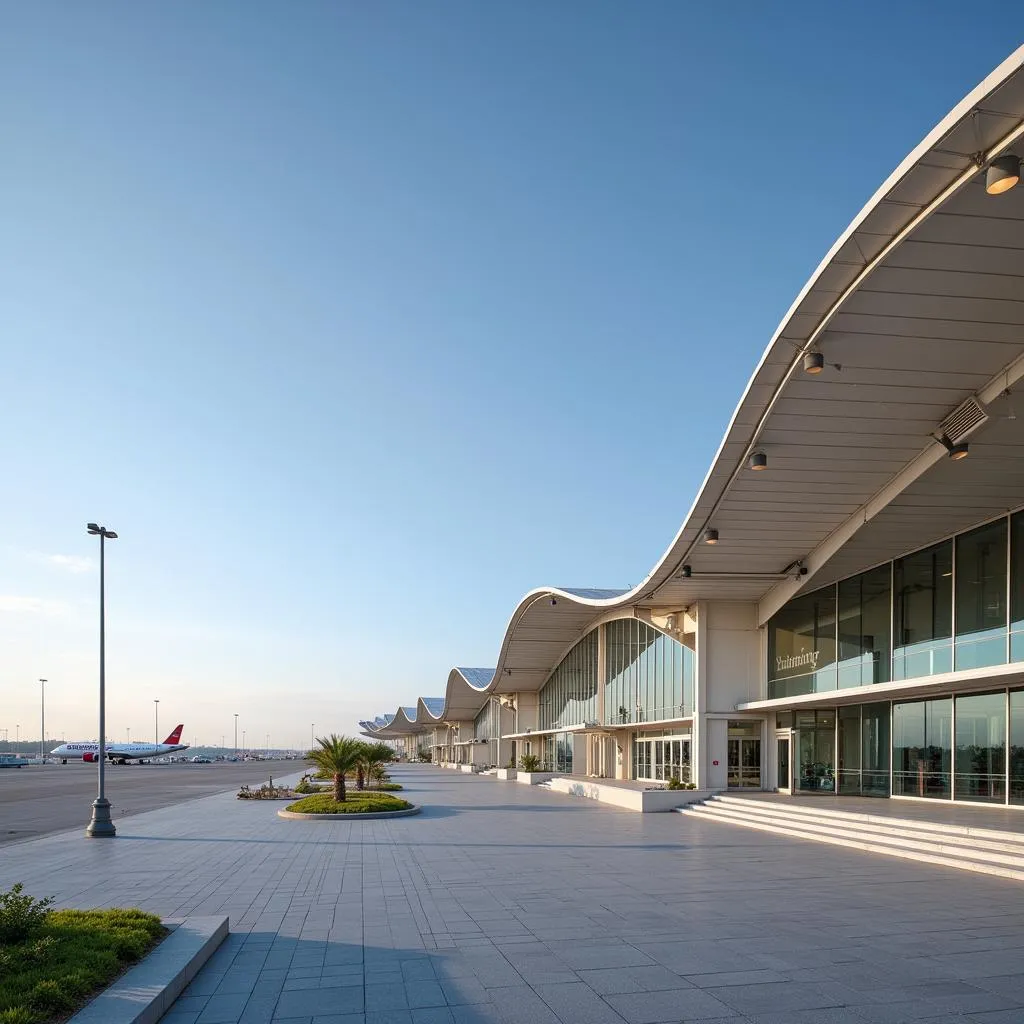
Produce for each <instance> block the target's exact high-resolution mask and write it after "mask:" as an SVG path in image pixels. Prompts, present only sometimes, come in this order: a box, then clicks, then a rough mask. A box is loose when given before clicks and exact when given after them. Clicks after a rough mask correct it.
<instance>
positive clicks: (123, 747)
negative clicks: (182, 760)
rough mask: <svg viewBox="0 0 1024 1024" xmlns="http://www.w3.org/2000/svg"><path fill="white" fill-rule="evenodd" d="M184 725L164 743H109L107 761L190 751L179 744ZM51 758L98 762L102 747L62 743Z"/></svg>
mask: <svg viewBox="0 0 1024 1024" xmlns="http://www.w3.org/2000/svg"><path fill="white" fill-rule="evenodd" d="M184 728H185V726H184V725H179V726H176V727H175V730H174V732H172V733H171V735H170V736H168V737H167V739H165V740H164V741H163V743H108V744H107V748H106V754H107V760H108V761H110V763H111V764H127V763H128V762H129V761H142V760H148V759H149V758H151V757H160V756H161V755H163V754H173V753H174V752H175V751H176V750H188V746H189V745H188V744H187V743H179V742H178V740H180V739H181V730H182V729H184ZM50 756H51V757H59V758H60V763H61V764H67V763H68V761H69V760H73V761H98V760H99V756H100V745H99V744H98V743H62V744H61V745H60V746H59V747H55V748H54V749H53V750H51V751H50Z"/></svg>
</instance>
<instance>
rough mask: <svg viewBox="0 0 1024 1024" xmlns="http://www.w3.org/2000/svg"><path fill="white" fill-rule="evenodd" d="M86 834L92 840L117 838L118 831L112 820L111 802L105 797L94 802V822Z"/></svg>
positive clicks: (91, 822)
mask: <svg viewBox="0 0 1024 1024" xmlns="http://www.w3.org/2000/svg"><path fill="white" fill-rule="evenodd" d="M85 834H86V835H87V836H88V837H89V838H90V839H100V838H107V837H108V836H116V835H117V829H116V828H114V823H113V822H112V821H111V820H110V801H109V800H107V799H106V798H105V797H103V798H101V797H97V798H96V799H95V800H93V802H92V820H91V821H90V822H89V824H88V826H87V827H86V829H85Z"/></svg>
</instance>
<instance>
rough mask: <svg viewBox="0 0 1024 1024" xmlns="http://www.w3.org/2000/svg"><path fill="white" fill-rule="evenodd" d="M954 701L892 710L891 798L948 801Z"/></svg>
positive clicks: (926, 701) (926, 703)
mask: <svg viewBox="0 0 1024 1024" xmlns="http://www.w3.org/2000/svg"><path fill="white" fill-rule="evenodd" d="M952 716H953V700H952V698H950V697H947V698H943V699H940V700H922V701H914V702H913V703H907V704H894V705H893V707H892V729H893V741H892V762H893V773H892V776H893V782H892V785H893V789H892V791H893V794H894V795H895V796H922V797H934V798H936V799H943V800H948V799H949V798H950V796H951V793H952V789H951V778H950V768H951V766H952V753H953V751H952V735H951V732H952V728H951V727H952Z"/></svg>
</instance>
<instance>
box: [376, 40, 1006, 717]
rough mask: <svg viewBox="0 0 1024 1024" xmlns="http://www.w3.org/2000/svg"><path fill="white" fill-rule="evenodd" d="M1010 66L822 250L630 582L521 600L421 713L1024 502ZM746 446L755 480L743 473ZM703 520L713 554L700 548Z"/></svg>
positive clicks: (869, 561) (535, 682)
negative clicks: (816, 361) (472, 670)
mask: <svg viewBox="0 0 1024 1024" xmlns="http://www.w3.org/2000/svg"><path fill="white" fill-rule="evenodd" d="M1022 67H1024V47H1021V48H1020V49H1018V50H1017V51H1016V52H1014V53H1013V54H1012V55H1011V56H1010V57H1009V58H1007V60H1005V61H1004V62H1003V63H1002V64H1001V65H1000V66H999V67H998V68H996V69H995V70H994V71H993V72H992V73H991V74H990V75H989V76H988V77H987V78H986V79H985V80H984V81H983V82H982V83H981V84H979V85H978V86H977V88H975V89H974V90H972V91H971V92H970V93H969V94H968V95H967V96H966V97H965V98H964V99H963V100H962V101H961V102H960V103H959V104H957V106H956V107H955V108H954V109H953V110H952V111H951V112H950V113H949V114H948V115H947V116H946V117H945V118H943V119H942V121H940V122H939V124H938V125H936V127H935V128H934V129H933V130H932V131H931V132H929V134H928V135H927V136H926V137H925V139H924V140H923V141H922V142H921V143H920V144H919V145H918V146H917V147H916V148H915V149H914V150H913V151H912V152H911V153H910V155H909V156H908V157H907V158H906V159H905V160H904V161H903V162H902V163H901V164H900V165H899V167H897V168H896V170H895V171H894V172H893V173H892V174H891V175H890V177H889V178H888V180H887V181H886V182H885V183H884V184H883V185H882V186H881V188H880V189H879V190H878V191H877V192H876V193H875V195H874V196H872V198H871V200H870V201H869V202H868V203H867V205H866V206H865V207H864V209H863V210H862V211H861V212H860V213H859V214H858V215H857V217H856V218H855V219H854V221H853V223H852V224H851V225H850V227H849V228H847V230H846V231H845V232H844V233H843V234H842V236H841V237H840V238H839V239H838V240H837V241H836V243H835V245H833V246H832V248H831V250H830V251H829V252H828V254H827V255H826V256H825V258H824V259H823V260H822V262H821V264H820V265H819V267H818V269H817V270H816V271H815V272H814V274H813V275H812V276H811V279H810V280H809V281H808V283H807V284H806V285H805V286H804V288H803V290H802V291H801V292H800V294H799V295H798V296H797V298H796V301H795V302H794V303H793V305H792V307H791V308H790V310H789V312H788V313H787V314H786V316H785V317H784V318H783V320H782V322H781V324H780V325H779V327H778V329H777V330H776V331H775V333H774V335H773V336H772V338H771V340H770V342H769V343H768V346H767V348H766V349H765V352H764V354H763V355H762V357H761V359H760V361H759V362H758V364H757V367H756V368H755V370H754V373H753V375H752V376H751V378H750V381H749V383H748V384H747V387H746V389H745V391H744V393H743V395H742V397H741V399H740V401H739V404H738V406H737V408H736V411H735V412H734V414H733V417H732V420H731V421H730V424H729V427H728V429H727V431H726V434H725V437H724V438H723V439H722V443H721V445H720V446H719V449H718V452H717V454H716V456H715V459H714V461H713V462H712V464H711V467H710V469H709V470H708V472H707V475H706V476H705V478H704V481H703V483H702V485H701V487H700V490H699V491H698V494H697V497H696V499H695V500H694V503H693V505H692V506H691V508H690V511H689V513H688V514H687V516H686V519H685V520H684V522H683V524H682V526H681V528H680V530H679V532H678V533H677V535H676V536H675V538H674V539H673V541H672V543H671V544H670V545H669V547H668V549H667V550H666V552H665V554H664V555H663V556H662V557H661V559H659V561H658V562H657V564H656V565H655V566H654V568H653V569H652V570H651V571H650V572H649V573H648V575H647V576H646V578H645V579H644V581H643V582H642V583H641V584H640V585H639V586H637V587H634V588H633V589H632V590H629V591H600V590H573V589H565V588H552V587H544V588H539V589H537V590H533V591H530V592H529V593H528V594H526V596H525V597H523V598H522V600H521V601H520V602H519V605H518V606H517V607H516V609H515V610H514V612H513V613H512V616H511V617H510V619H509V622H508V625H507V627H506V629H505V635H504V638H503V640H502V643H501V647H500V650H499V653H498V658H497V665H496V668H495V669H494V670H493V673H492V676H491V678H490V679H488V680H487V682H486V683H482V684H481V680H480V678H479V677H478V678H470V677H468V676H467V675H466V674H465V672H466V670H460V669H453V670H452V671H451V673H450V674H449V678H448V685H447V689H446V693H445V703H444V708H443V709H442V710H441V712H440V713H439V714H437V715H436V716H435V715H434V712H433V710H431V715H432V717H435V720H437V719H445V720H455V719H456V718H462V719H465V718H468V717H472V716H473V714H475V712H476V711H477V710H479V708H480V707H482V705H483V702H484V701H485V700H486V696H487V694H488V693H492V692H502V691H505V692H508V691H516V690H530V689H538V688H539V687H540V686H541V685H543V683H544V681H545V680H546V679H547V677H548V675H549V674H550V673H551V671H552V670H553V669H554V668H555V667H556V666H557V664H558V662H559V660H560V659H561V658H562V656H563V655H564V654H565V653H566V651H567V650H568V649H569V648H571V647H572V645H573V644H574V643H575V642H576V641H577V640H579V639H580V638H581V637H582V636H583V635H584V634H585V633H586V632H587V631H588V630H589V629H591V628H592V627H593V625H594V624H595V622H596V621H598V620H599V618H600V617H601V616H603V615H607V614H608V613H611V612H615V611H621V612H623V613H630V614H643V613H644V612H651V611H654V612H657V611H659V610H674V609H681V608H684V607H687V606H689V605H691V604H693V603H694V602H695V601H698V600H701V599H705V598H715V599H719V600H729V599H735V600H743V601H759V602H760V604H761V617H762V619H764V618H767V617H768V616H769V615H770V614H771V613H772V612H773V611H774V610H775V609H776V608H777V607H779V606H780V605H781V604H782V603H783V602H784V601H785V600H787V599H788V598H789V597H790V596H792V595H793V594H794V593H796V592H797V591H799V590H800V589H803V588H814V587H817V586H820V585H822V584H824V583H826V582H829V581H831V580H834V579H836V578H839V577H840V576H843V575H848V574H850V573H854V572H857V571H859V570H860V569H863V568H867V567H869V566H870V565H873V564H877V563H878V562H881V561H884V560H886V559H888V558H892V557H895V556H897V555H899V554H900V553H901V552H903V551H906V550H909V549H911V548H914V547H919V546H921V545H924V544H927V543H929V542H931V541H932V540H938V539H941V538H942V537H944V536H947V535H948V534H949V533H951V532H953V531H955V530H957V529H960V528H963V527H965V526H969V525H971V524H973V523H977V522H980V521H983V520H984V519H985V518H987V517H989V516H992V515H996V514H998V513H999V512H1000V511H1004V510H1005V509H1007V508H1011V507H1014V506H1015V505H1019V504H1021V503H1022V501H1024V459H1022V458H1021V456H1022V455H1024V437H1022V436H1021V431H1020V430H1018V429H1017V428H1016V423H1017V422H1018V421H1016V420H1015V419H1010V418H1009V417H1008V416H1006V415H1005V414H1004V411H1003V406H1005V405H1006V403H1007V401H1008V399H1007V398H1006V396H1005V392H1006V391H1007V389H1012V387H1013V385H1014V383H1015V382H1016V381H1017V380H1018V378H1019V377H1021V376H1024V186H1020V187H1017V188H1014V189H1011V190H1010V191H1009V192H1006V193H1004V194H1003V195H1000V196H989V195H987V194H986V193H985V190H984V167H985V165H986V164H987V163H988V162H989V161H991V160H992V159H993V158H995V157H996V156H999V155H1000V154H1002V153H1004V152H1007V151H1009V150H1011V149H1012V148H1013V147H1015V146H1019V145H1020V140H1021V139H1022V136H1024V74H1022ZM826 158H827V159H832V158H834V157H833V155H828V154H826ZM810 351H817V352H820V353H821V354H822V355H823V357H824V360H825V369H824V371H823V372H822V373H821V374H819V375H817V376H810V375H808V374H805V373H803V371H802V362H803V357H804V354H805V353H807V352H810ZM972 398H973V399H975V400H976V401H977V403H978V408H979V409H980V415H981V417H982V421H981V423H980V426H978V427H977V428H976V429H975V432H974V433H971V435H970V436H971V441H970V444H971V457H970V458H969V459H966V460H963V461H961V462H950V461H949V460H947V459H945V457H944V456H945V449H943V448H942V447H940V446H939V445H938V444H937V442H936V441H935V440H934V439H933V438H932V436H931V435H932V434H933V433H935V432H936V431H939V432H948V430H952V425H951V424H947V425H946V427H945V428H944V427H940V425H941V424H943V422H944V421H945V420H946V418H947V417H949V416H950V414H951V413H953V412H954V410H957V409H958V408H959V407H960V406H961V404H962V403H964V402H965V401H968V400H970V399H972ZM1019 405H1020V408H1021V409H1022V410H1024V399H1022V400H1021V402H1020V403H1019ZM986 417H987V418H986ZM947 428H948V430H947ZM755 451H763V452H764V453H765V454H766V456H767V458H768V467H769V468H768V470H767V471H765V472H752V471H750V470H748V469H747V468H746V467H747V463H748V459H749V457H750V455H751V454H752V453H754V452H755ZM709 527H714V528H715V529H717V530H718V531H719V535H720V542H719V543H718V544H716V545H715V546H710V545H707V544H704V543H703V542H702V539H703V536H704V532H705V530H706V529H707V528H709ZM684 565H686V566H689V567H690V569H691V574H690V575H689V576H684V575H683V573H682V572H681V570H682V567H683V566H684ZM797 565H802V566H804V567H805V568H806V569H807V573H806V575H803V576H800V575H797V573H796V570H795V568H794V567H795V566H797ZM396 718H397V715H396Z"/></svg>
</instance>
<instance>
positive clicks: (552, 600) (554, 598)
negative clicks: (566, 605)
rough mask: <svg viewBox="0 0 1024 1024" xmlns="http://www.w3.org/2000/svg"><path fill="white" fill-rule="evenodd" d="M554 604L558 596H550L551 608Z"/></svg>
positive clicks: (556, 602)
mask: <svg viewBox="0 0 1024 1024" xmlns="http://www.w3.org/2000/svg"><path fill="white" fill-rule="evenodd" d="M556 604H558V598H557V597H553V598H551V607H552V608H553V607H554V606H555V605H556Z"/></svg>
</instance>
